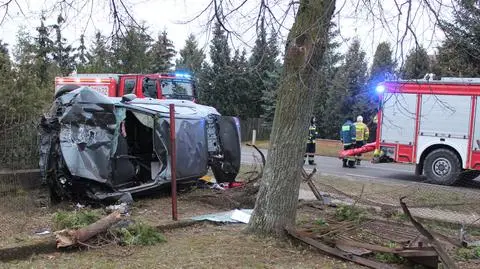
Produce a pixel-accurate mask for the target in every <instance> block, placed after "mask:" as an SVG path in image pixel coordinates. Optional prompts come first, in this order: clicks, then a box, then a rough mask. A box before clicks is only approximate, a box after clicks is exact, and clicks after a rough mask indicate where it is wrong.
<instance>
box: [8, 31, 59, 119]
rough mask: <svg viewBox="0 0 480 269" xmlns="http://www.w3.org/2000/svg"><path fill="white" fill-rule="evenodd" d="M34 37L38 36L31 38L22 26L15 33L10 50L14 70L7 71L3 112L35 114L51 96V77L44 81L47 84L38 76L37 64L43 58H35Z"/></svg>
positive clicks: (36, 46) (35, 40)
mask: <svg viewBox="0 0 480 269" xmlns="http://www.w3.org/2000/svg"><path fill="white" fill-rule="evenodd" d="M37 40H38V38H33V37H32V36H30V34H29V33H28V32H26V31H25V30H24V29H20V31H19V32H18V33H17V41H16V45H15V47H14V50H13V52H14V53H13V54H14V58H15V72H13V71H12V72H10V73H9V77H8V80H7V81H6V83H8V84H7V85H8V87H9V89H8V93H9V94H8V95H4V98H3V100H2V101H4V102H5V103H6V104H7V109H6V110H4V111H5V113H18V112H21V113H28V114H35V113H38V112H39V111H40V110H41V109H43V108H44V106H45V104H47V103H49V102H51V100H52V96H53V92H54V91H53V79H52V81H47V82H45V83H46V85H45V84H42V77H41V76H42V75H43V74H42V73H39V69H40V68H39V66H38V64H39V63H40V64H42V62H39V61H38V56H37V53H38V44H37ZM48 69H51V68H48ZM48 77H50V75H48ZM3 85H5V84H3ZM5 86H6V85H5ZM0 106H1V105H0Z"/></svg>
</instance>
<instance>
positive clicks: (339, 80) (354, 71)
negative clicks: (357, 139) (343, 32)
mask: <svg viewBox="0 0 480 269" xmlns="http://www.w3.org/2000/svg"><path fill="white" fill-rule="evenodd" d="M366 82H367V63H366V61H365V52H364V51H362V50H361V48H360V41H359V40H358V39H355V40H354V41H353V43H352V45H350V47H349V49H348V51H347V53H346V54H345V60H344V61H343V64H342V65H341V66H340V67H339V70H338V72H336V75H335V78H334V80H333V82H332V83H333V85H332V87H331V88H330V89H329V92H328V100H327V103H326V109H325V110H326V111H328V114H327V113H325V116H324V124H323V125H322V126H323V128H324V129H325V133H326V136H327V138H339V137H338V136H339V132H338V130H339V128H340V127H339V126H341V124H343V122H344V120H345V117H347V116H350V117H352V118H353V117H354V116H355V117H356V116H357V115H364V114H368V113H371V110H372V108H371V107H369V105H368V102H367V101H366V100H367V98H366V97H365V95H366V94H368V91H366ZM364 118H365V116H364Z"/></svg>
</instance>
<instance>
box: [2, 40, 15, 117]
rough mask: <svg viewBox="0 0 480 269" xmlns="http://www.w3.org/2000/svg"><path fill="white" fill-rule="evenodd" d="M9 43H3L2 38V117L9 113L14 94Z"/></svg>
mask: <svg viewBox="0 0 480 269" xmlns="http://www.w3.org/2000/svg"><path fill="white" fill-rule="evenodd" d="M8 53H9V52H8V44H6V43H3V42H2V40H0V94H1V95H2V98H1V99H0V117H1V116H6V115H7V114H6V113H8V110H9V109H10V107H9V103H8V101H9V96H11V95H12V93H11V91H12V89H13V87H12V84H13V83H12V74H13V71H12V65H11V60H10V56H9V54H8Z"/></svg>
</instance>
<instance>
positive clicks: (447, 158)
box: [348, 78, 480, 185]
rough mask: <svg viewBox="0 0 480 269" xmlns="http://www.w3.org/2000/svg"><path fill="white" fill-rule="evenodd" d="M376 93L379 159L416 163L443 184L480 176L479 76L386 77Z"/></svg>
mask: <svg viewBox="0 0 480 269" xmlns="http://www.w3.org/2000/svg"><path fill="white" fill-rule="evenodd" d="M376 91H377V93H378V94H379V96H380V107H379V108H380V109H379V112H378V114H377V117H378V126H377V135H376V137H377V139H376V142H375V143H376V144H375V152H376V153H377V154H378V153H380V155H379V156H378V157H379V158H377V160H381V161H382V162H399V163H415V164H416V169H415V170H416V174H417V175H422V174H423V175H425V176H426V178H427V179H428V180H429V181H430V182H432V183H437V184H442V185H452V184H454V183H456V182H457V181H458V180H470V179H474V178H476V177H478V176H479V175H480V113H478V110H479V106H480V104H479V101H480V79H474V78H441V79H439V80H429V79H423V80H414V81H408V80H398V81H386V82H382V83H380V84H379V85H378V86H377V88H376ZM372 149H373V147H370V148H368V147H365V151H372ZM348 155H350V154H348Z"/></svg>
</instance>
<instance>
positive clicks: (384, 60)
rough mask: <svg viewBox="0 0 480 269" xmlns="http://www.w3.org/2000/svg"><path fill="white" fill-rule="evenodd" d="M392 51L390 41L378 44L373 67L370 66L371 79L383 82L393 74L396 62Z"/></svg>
mask: <svg viewBox="0 0 480 269" xmlns="http://www.w3.org/2000/svg"><path fill="white" fill-rule="evenodd" d="M392 53H393V52H392V49H391V48H390V44H389V43H388V42H382V43H380V44H378V46H377V49H376V50H375V54H374V55H373V63H372V67H371V68H370V81H374V82H381V81H384V80H385V79H386V78H389V77H391V75H393V71H394V70H395V63H394V61H393V58H392Z"/></svg>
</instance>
